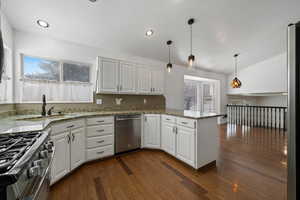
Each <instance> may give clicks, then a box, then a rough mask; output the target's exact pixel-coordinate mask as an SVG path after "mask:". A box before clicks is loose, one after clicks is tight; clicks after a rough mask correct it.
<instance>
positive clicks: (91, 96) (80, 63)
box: [20, 53, 94, 104]
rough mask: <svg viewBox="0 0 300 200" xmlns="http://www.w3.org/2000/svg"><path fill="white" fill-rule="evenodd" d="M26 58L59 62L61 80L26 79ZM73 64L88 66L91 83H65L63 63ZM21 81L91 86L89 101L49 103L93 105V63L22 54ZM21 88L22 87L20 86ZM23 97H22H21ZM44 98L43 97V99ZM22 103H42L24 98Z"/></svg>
mask: <svg viewBox="0 0 300 200" xmlns="http://www.w3.org/2000/svg"><path fill="white" fill-rule="evenodd" d="M24 56H28V57H33V58H40V59H45V60H50V61H56V62H59V72H60V75H59V80H58V81H57V80H44V79H29V78H26V77H25V76H24V59H23V57H24ZM65 62H66V63H72V64H79V65H86V66H87V67H89V82H80V81H63V63H65ZM20 68H21V69H20V81H21V82H26V81H28V82H36V83H39V82H44V83H45V82H46V83H60V84H80V85H90V87H91V94H90V100H89V101H48V102H49V103H93V102H94V100H93V88H92V85H93V83H92V68H93V64H91V63H84V62H78V61H70V60H66V59H53V58H49V57H43V56H34V55H30V54H24V53H20ZM20 86H21V85H20ZM21 96H22V95H21ZM41 98H42V97H41ZM20 101H21V102H22V103H25V104H26V103H28V104H30V103H40V101H23V100H22V97H21V99H20Z"/></svg>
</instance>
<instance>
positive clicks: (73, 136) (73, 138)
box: [72, 133, 75, 142]
mask: <svg viewBox="0 0 300 200" xmlns="http://www.w3.org/2000/svg"><path fill="white" fill-rule="evenodd" d="M74 140H75V135H74V133H72V142H74Z"/></svg>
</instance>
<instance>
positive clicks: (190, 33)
mask: <svg viewBox="0 0 300 200" xmlns="http://www.w3.org/2000/svg"><path fill="white" fill-rule="evenodd" d="M190 26H191V33H190V34H191V35H190V36H191V55H192V54H193V25H192V24H191V25H190Z"/></svg>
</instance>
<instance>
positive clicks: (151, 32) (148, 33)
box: [146, 29, 154, 37]
mask: <svg viewBox="0 0 300 200" xmlns="http://www.w3.org/2000/svg"><path fill="white" fill-rule="evenodd" d="M153 33H154V31H153V30H152V29H150V30H148V31H146V36H147V37H151V36H152V35H153Z"/></svg>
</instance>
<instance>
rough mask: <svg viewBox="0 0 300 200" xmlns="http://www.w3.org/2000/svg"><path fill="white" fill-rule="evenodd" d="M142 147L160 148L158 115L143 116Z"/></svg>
mask: <svg viewBox="0 0 300 200" xmlns="http://www.w3.org/2000/svg"><path fill="white" fill-rule="evenodd" d="M144 147H149V148H160V116H159V115H145V116H144Z"/></svg>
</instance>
